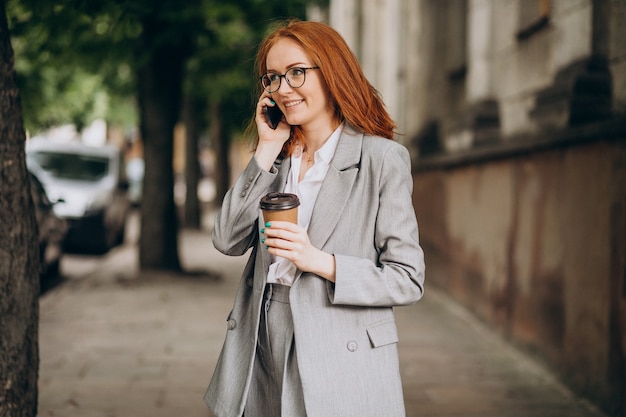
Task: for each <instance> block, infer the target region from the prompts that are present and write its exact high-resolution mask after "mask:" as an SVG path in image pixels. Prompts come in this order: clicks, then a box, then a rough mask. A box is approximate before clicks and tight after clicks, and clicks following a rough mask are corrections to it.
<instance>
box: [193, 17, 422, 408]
mask: <svg viewBox="0 0 626 417" xmlns="http://www.w3.org/2000/svg"><path fill="white" fill-rule="evenodd" d="M257 62H258V70H259V75H260V77H261V85H262V87H263V89H262V92H261V93H260V98H259V101H258V104H257V106H256V116H255V121H254V122H255V124H256V129H257V132H258V139H257V144H256V149H255V152H254V156H253V158H252V159H251V160H250V162H249V164H248V166H247V167H246V168H245V170H244V172H243V173H242V174H241V176H240V177H239V178H238V179H237V181H236V183H235V185H234V186H233V188H232V189H231V190H230V191H229V192H228V193H227V195H226V197H225V198H224V202H223V205H222V208H221V210H220V212H219V213H218V215H217V216H216V221H215V229H214V231H213V242H214V245H215V247H216V248H217V249H219V250H220V251H221V252H223V253H225V254H228V255H243V254H244V253H245V252H246V251H248V250H249V249H250V248H251V249H252V251H251V255H250V259H249V261H248V263H247V266H246V268H245V270H244V273H243V277H242V281H241V285H240V287H239V290H238V292H237V295H236V297H235V302H234V307H233V310H232V312H231V313H230V315H229V317H228V333H227V335H226V340H225V343H224V347H223V349H222V353H221V355H220V358H219V360H218V364H217V367H216V369H215V373H214V375H213V378H212V380H211V383H210V385H209V387H208V390H207V392H206V395H205V401H206V403H207V404H208V405H209V407H210V408H211V409H212V410H213V411H214V413H215V414H216V416H218V417H241V416H242V415H244V416H246V417H264V416H266V417H277V416H284V417H300V416H308V417H332V416H335V417H368V416H371V417H381V416H385V417H396V416H403V415H404V414H405V411H404V401H403V395H402V386H401V381H400V373H399V367H398V354H397V347H396V345H397V341H398V336H397V330H396V324H395V319H394V313H393V306H398V305H409V304H413V303H415V302H416V301H417V300H418V299H419V298H420V297H421V296H422V294H423V283H424V261H423V253H422V249H421V248H420V246H419V242H418V229H417V221H416V219H415V213H414V210H413V206H412V198H411V193H412V178H411V169H410V160H409V154H408V151H407V150H406V148H404V147H403V146H401V145H400V144H398V143H397V142H394V141H393V140H391V139H392V136H393V129H394V123H393V121H392V120H391V118H390V117H389V115H388V114H387V112H386V110H385V108H384V105H383V103H382V100H381V98H380V97H379V95H378V93H377V92H376V90H375V89H374V88H373V87H372V86H371V85H370V84H369V83H368V81H367V80H366V79H365V77H364V75H363V72H362V70H361V68H360V67H359V64H358V62H357V60H356V57H355V56H354V55H353V54H352V52H351V51H350V49H349V47H348V46H347V44H346V43H345V41H344V40H343V39H342V38H341V36H340V35H339V34H338V33H337V32H336V31H334V30H333V29H331V28H330V27H329V26H327V25H325V24H322V23H317V22H302V21H291V22H289V23H287V24H286V25H283V26H281V27H279V28H278V29H276V30H275V31H274V32H273V33H271V34H270V35H269V36H268V37H267V38H266V39H265V40H264V42H263V43H262V44H261V46H260V48H259V51H258V55H257ZM265 106H267V107H273V106H278V108H279V109H280V110H281V111H282V113H283V114H284V117H283V118H282V120H281V121H280V123H279V124H278V126H277V127H276V129H272V128H271V127H270V126H269V124H268V119H267V118H266V116H265V113H264V107H265ZM271 191H279V192H289V193H293V194H297V195H298V197H299V198H300V202H301V205H300V207H299V213H298V224H297V225H296V224H293V223H289V222H281V221H275V222H271V223H265V222H264V220H263V219H262V216H261V212H260V210H259V201H260V199H261V198H262V197H263V196H264V195H265V194H267V193H268V192H271Z"/></svg>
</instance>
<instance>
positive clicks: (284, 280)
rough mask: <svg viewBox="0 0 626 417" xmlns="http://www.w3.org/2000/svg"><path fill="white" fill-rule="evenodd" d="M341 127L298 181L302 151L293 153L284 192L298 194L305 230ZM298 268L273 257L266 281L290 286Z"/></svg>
mask: <svg viewBox="0 0 626 417" xmlns="http://www.w3.org/2000/svg"><path fill="white" fill-rule="evenodd" d="M342 129H343V124H341V125H339V127H337V129H335V131H334V132H333V133H332V134H331V135H330V137H329V138H328V140H327V141H326V143H324V145H322V147H321V148H319V149H318V150H317V152H315V155H314V164H313V166H312V167H311V168H309V170H308V171H307V172H306V173H305V174H304V178H302V181H300V182H298V178H299V177H300V167H301V166H302V152H296V154H297V155H292V156H291V168H290V169H289V175H288V176H287V184H286V185H285V190H284V192H286V193H292V194H296V195H297V196H298V198H299V199H300V206H299V207H298V225H299V226H301V227H303V228H304V229H308V228H309V222H310V221H311V215H312V214H313V206H314V205H315V200H317V195H318V194H319V191H320V188H321V186H322V182H323V181H324V178H326V173H327V172H328V167H329V166H330V161H331V160H332V159H333V156H334V155H335V149H337V143H338V142H339V137H340V136H341V131H342ZM296 270H297V268H296V266H295V265H294V264H293V263H292V262H291V261H288V260H287V259H285V258H283V257H280V256H272V264H271V265H270V268H269V271H268V273H267V282H268V283H275V284H282V285H287V286H291V284H293V280H294V278H295V276H296Z"/></svg>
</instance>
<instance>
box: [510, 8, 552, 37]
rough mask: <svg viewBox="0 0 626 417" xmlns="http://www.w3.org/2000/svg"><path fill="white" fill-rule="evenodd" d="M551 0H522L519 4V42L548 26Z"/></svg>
mask: <svg viewBox="0 0 626 417" xmlns="http://www.w3.org/2000/svg"><path fill="white" fill-rule="evenodd" d="M550 1H551V0H522V1H520V2H519V5H520V13H519V17H520V19H519V26H518V28H519V29H518V31H517V33H516V37H517V40H519V41H523V40H526V39H528V38H529V37H531V36H532V35H533V34H534V33H537V32H539V31H540V30H542V29H543V28H545V27H547V26H548V23H549V21H550Z"/></svg>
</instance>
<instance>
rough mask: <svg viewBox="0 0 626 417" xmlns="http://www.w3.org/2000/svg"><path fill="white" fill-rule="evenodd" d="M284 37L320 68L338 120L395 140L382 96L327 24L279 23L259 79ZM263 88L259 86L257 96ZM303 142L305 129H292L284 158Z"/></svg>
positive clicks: (264, 51)
mask: <svg viewBox="0 0 626 417" xmlns="http://www.w3.org/2000/svg"><path fill="white" fill-rule="evenodd" d="M284 38H288V39H291V40H293V41H295V42H296V43H298V44H299V45H300V46H301V47H302V48H303V49H304V50H305V51H306V53H307V54H308V55H309V58H311V60H312V61H313V62H312V65H314V66H318V67H320V69H319V71H321V73H322V78H323V80H324V81H325V83H326V85H327V87H328V90H329V93H330V98H331V100H333V101H334V105H335V116H336V118H337V119H338V120H340V121H342V122H343V121H345V122H347V123H348V124H350V125H351V126H352V127H354V128H356V129H357V130H359V131H360V132H362V133H366V134H369V135H375V136H381V137H384V138H387V139H393V134H394V129H395V127H396V125H395V123H394V121H393V120H392V118H391V117H390V116H389V113H388V112H387V109H386V108H385V104H384V103H383V100H382V98H381V96H380V93H379V92H378V91H377V90H376V89H375V88H374V87H373V86H372V85H371V84H370V83H369V81H368V80H367V78H365V74H364V73H363V70H362V69H361V66H360V65H359V61H358V60H357V58H356V56H355V55H354V53H353V52H352V51H351V50H350V47H349V46H348V44H347V43H346V41H345V40H344V39H343V37H342V36H341V35H340V34H339V33H338V32H337V31H336V30H335V29H333V28H331V27H330V26H328V25H326V24H324V23H320V22H312V21H302V20H290V21H287V22H283V23H281V24H279V25H278V27H277V28H276V29H275V30H274V31H272V32H271V33H270V34H269V35H268V36H267V37H266V38H265V39H264V40H263V42H262V43H261V45H260V46H259V49H258V51H257V56H256V65H257V71H258V74H259V77H260V76H261V75H263V74H265V73H266V72H267V63H266V61H267V55H268V53H269V50H270V49H271V48H272V47H273V46H274V45H275V44H276V42H277V41H278V40H280V39H284ZM261 88H262V87H261V86H260V85H259V91H258V92H259V94H258V95H257V97H258V96H259V95H260V94H261ZM252 124H254V121H252ZM303 139H304V138H303V133H302V130H301V129H300V128H299V127H298V126H293V128H292V129H291V137H290V138H289V141H287V143H286V144H285V147H284V148H283V156H288V155H291V152H292V151H293V149H294V148H295V146H296V144H298V143H304V140H303ZM257 141H258V137H257Z"/></svg>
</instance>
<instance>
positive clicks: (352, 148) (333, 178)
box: [308, 124, 363, 248]
mask: <svg viewBox="0 0 626 417" xmlns="http://www.w3.org/2000/svg"><path fill="white" fill-rule="evenodd" d="M362 145H363V134H362V133H358V132H356V131H355V130H354V129H353V128H352V127H351V126H349V125H348V124H345V125H344V128H343V131H342V133H341V137H340V138H339V142H338V143H337V148H336V150H335V155H334V156H333V159H332V161H331V162H330V166H329V168H328V173H327V174H326V178H324V181H323V182H322V186H321V188H320V191H319V194H318V196H317V200H316V201H315V206H314V208H313V215H312V217H311V222H310V223H309V230H308V233H309V239H310V241H311V243H312V244H313V246H315V247H317V248H322V247H323V246H324V244H325V243H326V241H327V240H328V238H329V237H330V235H331V233H332V231H333V230H334V229H335V226H336V225H337V222H338V221H339V214H340V213H341V212H342V211H343V208H344V206H345V205H346V203H347V201H348V198H349V197H350V191H351V189H352V186H353V184H354V181H355V179H356V176H357V174H358V171H359V162H360V161H361V147H362Z"/></svg>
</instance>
